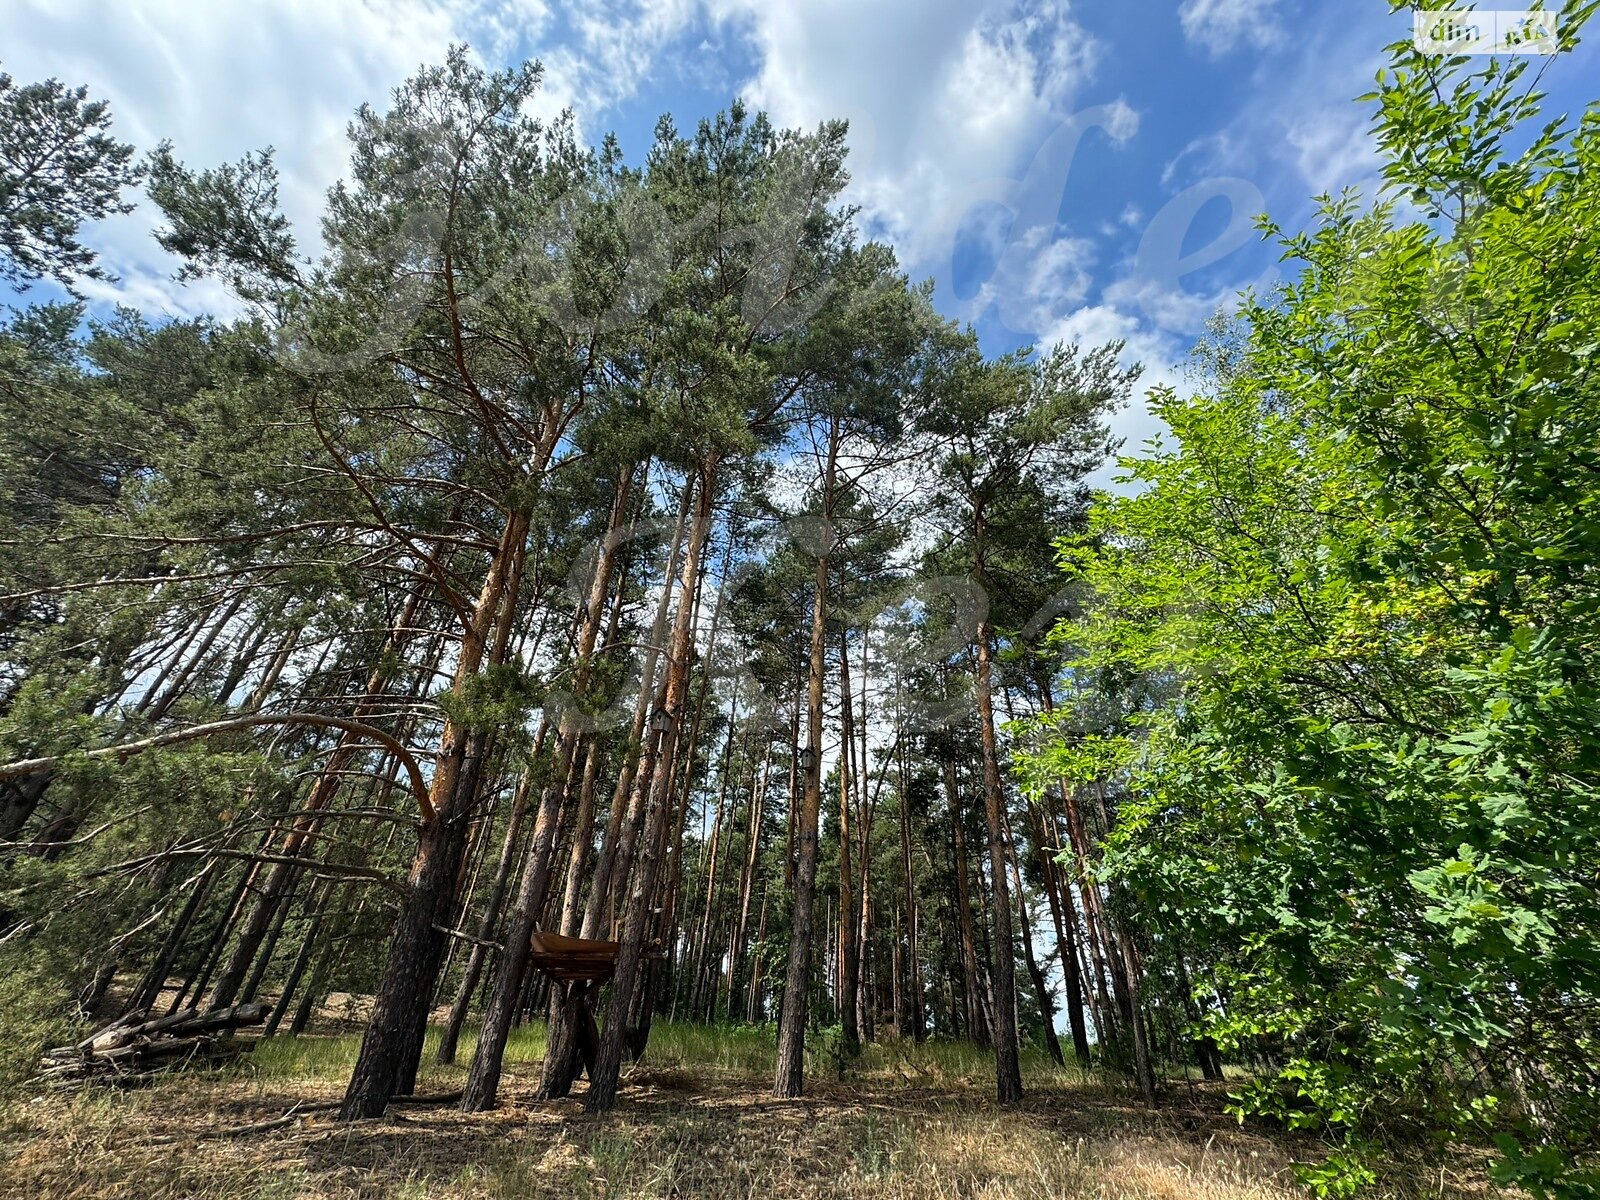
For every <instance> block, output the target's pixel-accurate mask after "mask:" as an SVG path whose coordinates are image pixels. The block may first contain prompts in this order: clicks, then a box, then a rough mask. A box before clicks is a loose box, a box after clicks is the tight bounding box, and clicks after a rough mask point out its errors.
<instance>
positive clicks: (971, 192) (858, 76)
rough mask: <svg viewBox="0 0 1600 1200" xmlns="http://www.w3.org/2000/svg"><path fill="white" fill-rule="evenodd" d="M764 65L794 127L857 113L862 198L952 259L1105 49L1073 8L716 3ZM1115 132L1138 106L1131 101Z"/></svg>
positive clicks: (870, 212) (781, 112) (1077, 94)
mask: <svg viewBox="0 0 1600 1200" xmlns="http://www.w3.org/2000/svg"><path fill="white" fill-rule="evenodd" d="M709 6H710V12H711V14H712V15H713V17H715V18H716V19H717V20H719V21H721V22H723V23H725V24H727V25H728V26H730V27H734V28H737V29H739V30H741V31H742V32H743V34H744V36H745V37H746V38H747V40H748V41H749V42H750V43H751V45H752V47H753V48H754V49H755V50H756V51H757V53H758V56H759V61H760V66H759V68H758V70H757V71H756V73H755V75H754V77H753V78H752V79H751V80H750V81H749V83H748V86H747V87H746V89H745V94H746V95H747V96H748V98H749V99H750V100H751V101H752V102H754V103H755V104H757V105H759V106H761V107H762V108H765V109H766V110H767V111H768V112H770V113H771V114H772V115H773V118H774V119H775V120H776V121H778V122H779V123H781V124H784V125H799V126H807V127H809V126H812V125H815V124H816V123H817V122H819V121H821V120H824V119H827V118H830V117H841V116H842V117H845V118H848V120H849V121H850V130H851V139H850V140H851V147H852V151H851V172H852V175H853V177H854V184H853V187H852V193H851V198H852V199H853V200H854V201H855V202H856V203H858V204H860V205H861V206H862V208H863V213H864V217H865V219H866V222H867V226H868V228H869V231H871V232H873V233H874V234H877V235H879V236H884V237H887V238H888V239H890V240H892V241H893V242H894V243H895V245H896V246H897V247H898V248H899V250H900V252H901V254H902V256H903V257H904V258H906V259H907V260H908V262H909V263H910V264H911V265H912V266H913V268H914V269H918V270H923V271H926V270H930V269H938V268H940V267H944V268H948V265H949V255H950V252H951V248H952V245H953V242H954V235H955V230H956V228H957V226H958V224H959V221H960V218H961V217H962V215H964V214H965V213H966V212H968V211H969V210H970V209H971V208H972V207H973V206H974V205H975V204H977V203H979V202H981V201H984V200H996V199H1002V200H1003V199H1004V193H1005V191H1006V189H1007V186H1008V184H1009V186H1011V187H1012V188H1014V186H1015V184H1014V178H1015V176H1016V175H1017V173H1018V172H1019V170H1020V169H1021V168H1022V167H1023V166H1025V165H1026V163H1027V161H1028V158H1029V156H1030V155H1031V154H1032V153H1033V152H1034V151H1035V150H1036V149H1037V148H1038V147H1039V145H1040V144H1041V143H1042V142H1043V141H1044V140H1045V139H1046V138H1047V137H1048V136H1049V134H1050V133H1051V132H1053V131H1054V130H1055V129H1057V128H1058V127H1059V126H1060V125H1061V124H1062V123H1063V121H1064V120H1065V119H1066V118H1067V117H1069V116H1070V115H1071V114H1072V111H1073V106H1074V105H1076V104H1077V103H1078V102H1079V100H1080V99H1081V93H1082V91H1083V88H1084V86H1085V84H1087V83H1088V82H1089V81H1090V80H1091V79H1092V77H1093V73H1094V69H1095V66H1096V63H1097V61H1098V58H1099V47H1098V46H1097V44H1096V43H1095V42H1094V40H1093V39H1092V38H1090V37H1089V36H1088V34H1087V33H1086V32H1085V31H1084V30H1083V28H1082V27H1081V26H1080V25H1078V24H1077V23H1076V22H1075V21H1074V20H1073V19H1072V17H1071V15H1070V13H1069V12H1068V11H1067V8H1066V6H1065V5H1064V4H1060V3H1051V2H1045V3H1031V4H1017V3H1012V2H1007V0H988V2H987V3H979V4H973V3H971V0H885V2H883V3H878V4H873V5H862V4H859V3H857V2H855V0H814V2H812V3H807V4H783V5H775V4H767V3H764V2H762V0H709ZM1111 123H1112V124H1113V132H1114V133H1115V134H1116V135H1117V136H1119V137H1123V138H1126V137H1129V136H1131V135H1132V133H1133V131H1134V130H1135V129H1136V128H1137V123H1138V121H1137V115H1136V114H1135V113H1134V112H1133V110H1132V109H1131V108H1129V107H1128V106H1127V105H1126V104H1125V103H1121V102H1118V104H1117V105H1116V106H1114V108H1113V110H1112V114H1111Z"/></svg>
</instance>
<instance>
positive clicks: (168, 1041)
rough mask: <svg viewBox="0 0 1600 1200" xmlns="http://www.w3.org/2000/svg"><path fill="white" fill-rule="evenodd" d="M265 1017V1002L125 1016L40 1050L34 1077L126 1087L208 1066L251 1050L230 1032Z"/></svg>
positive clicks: (250, 1043) (62, 1083) (50, 1081)
mask: <svg viewBox="0 0 1600 1200" xmlns="http://www.w3.org/2000/svg"><path fill="white" fill-rule="evenodd" d="M266 1019H267V1006H266V1005H265V1004H236V1005H234V1006H233V1007H231V1008H218V1009H213V1010H211V1011H210V1012H201V1011H200V1010H199V1009H194V1008H186V1009H183V1010H182V1011H181V1012H175V1013H169V1014H167V1015H166V1016H164V1017H156V1018H154V1019H152V1018H151V1017H150V1014H149V1013H148V1012H135V1013H129V1014H128V1015H127V1016H125V1017H121V1018H119V1019H118V1020H116V1021H113V1022H112V1023H111V1024H110V1025H107V1026H106V1027H105V1028H104V1029H102V1030H100V1032H99V1033H96V1034H94V1035H92V1036H90V1037H87V1038H85V1039H84V1040H83V1041H81V1042H78V1043H77V1044H76V1045H72V1046H57V1047H56V1048H55V1049H54V1050H46V1051H45V1052H44V1054H43V1056H42V1058H41V1061H40V1070H39V1078H40V1079H41V1080H42V1081H43V1082H45V1083H47V1084H49V1085H50V1086H52V1087H76V1086H78V1085H79V1084H83V1083H111V1084H120V1085H124V1086H128V1085H135V1084H138V1083H142V1082H144V1081H146V1080H148V1079H150V1078H152V1077H153V1076H155V1075H158V1074H160V1073H161V1072H163V1071H170V1070H174V1069H176V1068H180V1067H186V1066H196V1065H199V1066H214V1065H216V1064H217V1063H221V1062H226V1061H228V1060H229V1059H231V1058H235V1057H237V1056H238V1055H240V1054H243V1053H246V1052H248V1051H249V1050H250V1049H251V1048H252V1047H254V1045H255V1042H254V1041H246V1040H241V1039H239V1038H236V1037H234V1036H233V1034H234V1031H235V1030H237V1029H240V1028H242V1027H243V1026H246V1025H259V1024H261V1022H262V1021H264V1020H266Z"/></svg>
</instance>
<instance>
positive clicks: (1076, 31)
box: [0, 0, 1600, 445]
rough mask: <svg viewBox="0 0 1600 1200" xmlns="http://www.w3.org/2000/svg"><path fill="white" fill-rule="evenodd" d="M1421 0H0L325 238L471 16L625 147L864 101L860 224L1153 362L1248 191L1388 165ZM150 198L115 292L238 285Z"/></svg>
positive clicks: (152, 306) (1, 19)
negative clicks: (1384, 69) (1386, 98)
mask: <svg viewBox="0 0 1600 1200" xmlns="http://www.w3.org/2000/svg"><path fill="white" fill-rule="evenodd" d="M1409 23H1410V22H1409V16H1408V15H1407V14H1404V13H1402V14H1401V15H1399V16H1394V15H1391V14H1390V13H1389V12H1388V9H1387V5H1386V4H1384V3H1382V0H1335V2H1331V3H1329V2H1324V3H1320V4H1312V3H1310V2H1309V0H1299V2H1290V0H1279V2H1274V0H1175V2H1170V3H1148V2H1145V3H1122V4H1095V5H1090V4H1087V3H1069V2H1067V0H1040V2H1035V3H1015V2H1012V0H1003V2H987V0H915V2H914V0H882V2H879V3H867V2H862V0H856V2H846V0H790V2H788V3H782V2H780V3H768V2H762V0H655V2H640V0H577V2H573V3H559V2H557V0H249V2H245V0H222V2H214V3H204V2H203V0H121V2H120V3H112V2H111V0H100V2H93V0H7V2H6V3H5V4H4V5H0V67H3V69H5V70H7V71H9V72H10V73H11V74H12V75H14V76H15V77H17V78H18V79H19V80H33V79H38V78H43V77H45V76H49V75H54V76H57V77H59V78H61V79H63V80H64V81H66V82H68V83H73V84H76V83H84V84H87V85H88V86H89V87H90V89H91V92H92V93H93V94H95V95H97V96H105V97H108V98H109V99H110V100H111V101H112V103H113V106H114V111H115V113H116V118H117V131H118V132H119V134H120V135H121V136H123V137H124V138H127V139H129V140H131V141H133V142H135V143H136V144H137V145H138V146H139V147H140V149H141V150H146V149H149V148H150V147H152V146H154V145H155V144H156V142H157V141H159V140H160V139H162V138H170V139H171V140H172V141H173V143H174V145H175V148H176V151H177V153H178V155H179V157H180V158H182V159H183V160H185V161H187V162H189V163H190V164H192V165H197V166H198V165H209V164H212V163H215V162H218V161H222V160H233V159H236V158H238V157H239V156H240V155H241V154H243V153H244V152H245V151H246V150H250V149H255V148H259V147H261V146H265V145H273V146H276V147H277V148H278V155H279V163H280V166H281V168H282V169H283V171H284V176H285V187H284V193H283V199H284V202H285V206H286V208H287V210H288V211H289V213H290V216H291V217H292V218H293V220H294V221H295V223H296V227H297V230H298V232H299V234H300V236H301V239H302V242H303V244H307V245H313V244H314V242H315V230H316V225H315V220H316V215H317V213H318V211H319V210H320V207H321V195H322V192H323V190H324V189H325V188H326V187H327V185H328V184H329V183H330V182H332V181H333V180H334V179H335V178H337V177H338V175H339V173H340V171H341V169H342V165H343V161H344V150H343V130H344V125H345V122H346V121H347V120H348V118H349V115H350V113H351V112H352V110H353V109H354V108H355V107H356V106H357V105H358V104H360V103H362V102H363V101H372V102H374V103H375V104H381V103H382V102H383V101H384V99H385V98H386V96H387V93H388V91H389V89H390V88H392V87H393V86H394V85H395V84H396V83H398V82H399V81H400V80H401V79H403V78H404V77H405V76H406V75H408V74H410V73H411V72H412V71H413V70H414V69H415V68H416V67H417V66H418V65H419V64H420V63H422V62H425V61H429V62H431V61H437V60H439V59H440V58H441V57H442V55H443V52H444V48H445V47H446V45H448V44H449V43H450V42H452V41H465V42H467V43H469V44H470V45H472V47H473V48H474V50H475V52H476V53H477V54H478V56H479V57H480V58H482V59H483V60H484V61H486V62H489V63H493V64H503V63H508V62H512V61H516V60H519V59H522V58H528V57H532V58H539V59H541V60H542V61H543V62H544V63H545V66H546V73H547V74H546V87H545V89H544V91H543V93H542V95H541V96H540V97H539V99H538V101H537V105H538V106H539V107H540V108H541V109H544V110H546V111H549V112H555V111H558V110H559V109H561V108H563V107H565V106H569V105H570V106H571V107H572V108H573V109H574V110H575V112H576V114H577V117H578V120H579V124H580V127H581V128H582V130H583V132H584V133H585V135H586V136H588V137H589V138H591V139H594V138H598V137H599V136H601V135H602V134H604V133H605V132H607V131H610V130H615V131H616V132H617V133H618V134H619V135H620V136H621V138H622V142H623V145H624V148H625V149H626V150H627V152H628V153H629V154H630V155H631V156H637V155H639V154H641V153H642V152H643V150H644V149H645V147H646V146H647V145H648V143H649V138H650V133H651V129H652V128H653V126H654V123H655V120H656V118H657V116H658V115H659V114H661V113H663V112H671V113H672V114H673V115H674V116H675V117H676V119H677V121H678V124H679V126H680V128H691V127H692V125H693V123H694V122H695V121H696V120H697V119H698V118H700V117H702V116H705V115H709V114H712V113H714V112H716V111H717V110H719V109H721V108H723V107H725V106H726V105H727V104H728V103H729V101H730V100H731V99H732V98H734V97H736V96H738V97H743V98H745V99H746V100H747V101H748V102H750V103H751V104H753V105H756V106H758V107H762V108H765V109H767V110H768V111H769V112H770V113H771V114H772V116H773V118H774V120H776V121H777V122H778V123H780V124H784V125H804V126H810V125H814V124H815V123H816V122H817V121H819V120H823V119H826V118H830V117H845V118H848V119H849V120H850V122H851V129H852V136H851V143H852V147H853V151H852V173H853V176H854V183H853V184H852V192H851V197H850V198H851V199H852V200H853V201H854V202H855V203H857V204H859V205H860V206H861V209H862V218H861V220H862V224H863V226H864V228H865V230H866V231H867V232H868V233H869V234H871V235H873V236H878V237H882V238H884V239H886V240H888V241H890V242H891V243H893V244H894V245H895V247H896V249H897V250H898V252H899V254H900V256H901V259H902V262H903V263H904V265H905V266H906V268H907V269H908V270H909V271H910V272H911V273H912V274H913V275H914V276H916V277H919V278H920V277H928V276H931V277H933V278H934V279H935V280H936V282H937V285H938V290H937V293H936V296H937V301H938V303H939V305H940V307H941V309H943V310H944V311H945V312H946V313H948V314H950V315H952V316H959V317H961V318H963V319H966V320H970V321H972V322H974V323H975V324H976V325H977V326H978V328H979V330H980V332H981V333H982V335H983V339H984V342H985V345H986V346H987V347H989V348H990V349H992V350H1003V349H1009V348H1011V347H1013V346H1017V345H1021V344H1025V343H1028V342H1051V341H1055V340H1059V339H1066V340H1079V341H1082V342H1084V343H1086V344H1093V343H1098V342H1100V341H1103V340H1105V339H1107V338H1111V337H1120V338H1124V339H1126V340H1127V342H1128V351H1127V353H1128V355H1129V356H1130V357H1132V358H1138V359H1140V360H1142V361H1143V362H1145V364H1146V367H1147V371H1146V382H1159V381H1166V380H1171V379H1173V378H1174V377H1175V372H1174V371H1173V369H1172V368H1173V364H1175V363H1177V362H1179V361H1180V360H1181V359H1182V358H1183V356H1184V354H1185V353H1186V351H1187V348H1188V347H1189V345H1190V344H1191V343H1192V342H1193V340H1194V337H1195V335H1196V334H1197V333H1198V331H1199V329H1200V326H1201V323H1202V322H1203V321H1204V320H1205V318H1206V317H1207V316H1208V315H1209V314H1210V313H1211V312H1213V311H1215V310H1216V309H1217V308H1218V307H1219V306H1224V305H1226V304H1227V303H1228V302H1229V299H1230V297H1231V296H1232V295H1233V294H1234V293H1235V292H1236V291H1237V289H1239V288H1241V287H1244V286H1248V285H1251V284H1259V283H1262V282H1265V281H1269V280H1270V279H1271V278H1272V277H1273V272H1274V271H1275V270H1277V269H1278V267H1277V252H1276V251H1275V250H1274V249H1273V248H1272V247H1270V246H1266V245H1263V244H1262V243H1261V242H1260V241H1259V239H1258V238H1257V237H1256V236H1255V234H1254V233H1253V231H1250V230H1249V228H1248V225H1247V222H1248V220H1249V218H1250V217H1251V216H1252V215H1253V214H1254V212H1255V211H1258V210H1260V209H1265V210H1267V211H1269V212H1270V213H1271V214H1272V215H1273V216H1274V217H1275V218H1276V219H1277V220H1279V221H1280V223H1282V224H1285V225H1286V226H1288V227H1290V228H1294V227H1297V226H1299V225H1301V224H1303V223H1304V222H1305V221H1306V220H1307V219H1308V218H1309V216H1310V214H1311V204H1310V197H1311V196H1312V195H1313V194H1315V193H1316V192H1318V191H1321V190H1324V189H1328V188H1334V189H1337V188H1338V187H1341V186H1344V185H1347V184H1355V185H1360V184H1367V185H1369V186H1370V184H1371V182H1372V177H1373V172H1374V166H1375V164H1374V160H1373V158H1372V155H1371V150H1370V147H1369V145H1368V139H1367V138H1366V136H1365V130H1366V127H1367V121H1368V117H1369V113H1368V111H1367V109H1366V108H1365V107H1364V106H1361V105H1358V104H1355V103H1353V102H1352V100H1351V98H1352V97H1353V96H1355V95H1357V94H1358V93H1360V92H1362V91H1365V90H1367V88H1368V87H1369V86H1370V83H1371V80H1372V76H1373V72H1374V71H1375V70H1376V69H1377V67H1378V66H1379V65H1381V63H1382V61H1383V56H1384V51H1383V47H1384V46H1385V45H1386V44H1387V43H1389V42H1391V41H1393V40H1395V39H1396V38H1397V37H1402V36H1405V35H1406V33H1407V31H1408V29H1409ZM1596 79H1600V55H1597V53H1596V51H1595V48H1594V47H1593V46H1589V45H1586V46H1583V47H1581V48H1580V49H1579V50H1578V51H1577V52H1575V53H1573V54H1569V55H1564V56H1562V57H1561V58H1560V59H1559V60H1558V61H1557V62H1556V63H1555V64H1554V65H1553V67H1552V69H1551V71H1550V72H1549V74H1548V76H1547V82H1548V85H1549V90H1550V93H1551V99H1550V102H1549V104H1548V105H1547V108H1548V109H1549V110H1550V111H1551V112H1552V113H1553V112H1554V111H1567V112H1577V111H1578V110H1579V109H1580V108H1581V107H1582V105H1583V103H1584V102H1586V101H1587V100H1589V99H1591V98H1592V92H1593V90H1594V88H1593V82H1592V81H1594V80H1596ZM153 223H154V214H153V213H152V212H151V209H150V206H149V205H148V204H145V205H142V206H141V207H139V208H138V209H136V210H135V212H133V213H132V214H129V215H128V216H126V217H119V218H114V219H112V220H110V221H107V222H104V223H102V224H101V225H100V226H99V227H97V228H96V229H95V230H93V231H92V232H91V234H90V239H89V240H90V241H91V243H92V244H94V245H96V246H97V247H98V248H99V249H100V250H101V251H102V254H103V257H104V260H105V262H106V263H107V264H108V265H109V266H110V267H111V269H113V270H114V271H116V272H117V273H118V275H120V276H121V281H120V282H119V283H118V284H116V285H104V286H102V285H95V286H93V287H92V288H91V289H89V291H90V295H91V298H92V299H93V301H94V302H95V303H96V305H97V306H104V305H109V304H111V303H116V302H120V303H126V304H130V305H133V306H134V307H137V308H140V309H144V310H146V311H148V312H151V313H153V314H163V313H165V314H172V315H191V314H194V313H199V312H205V311H228V310H229V308H230V305H229V303H228V300H227V298H226V297H225V296H223V295H221V294H220V293H219V292H218V291H217V290H216V288H215V287H214V286H213V285H208V284H199V285H189V286H187V287H186V286H183V285H180V284H178V283H176V282H175V281H174V280H173V278H172V276H173V273H174V270H175V264H174V263H173V262H172V261H171V260H170V259H168V258H166V256H165V255H164V254H163V253H162V252H161V251H160V249H159V248H158V247H157V246H156V245H155V243H154V241H153V240H152V239H151V238H150V236H149V231H150V228H151V226H152V224H153ZM1141 248H1142V252H1141ZM1186 260H1187V261H1186ZM1196 264H1199V265H1196ZM1188 267H1194V268H1195V269H1185V268H1188ZM50 294H51V292H50V289H49V288H47V287H43V286H41V287H36V288H35V289H34V290H33V294H32V295H31V296H30V297H29V298H30V299H31V298H47V297H48V296H49V295H50ZM1119 420H1120V431H1121V432H1122V433H1123V434H1124V436H1125V437H1126V438H1127V439H1128V441H1129V443H1130V445H1137V444H1138V443H1139V442H1140V441H1141V440H1142V439H1143V438H1144V437H1146V436H1148V435H1149V434H1150V433H1151V432H1152V431H1153V429H1154V426H1153V423H1152V422H1151V420H1150V418H1149V417H1148V416H1147V415H1146V414H1145V412H1144V411H1143V409H1142V406H1134V407H1133V408H1131V409H1130V410H1129V411H1128V412H1126V413H1124V414H1123V415H1122V416H1121V418H1120V419H1119Z"/></svg>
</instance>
